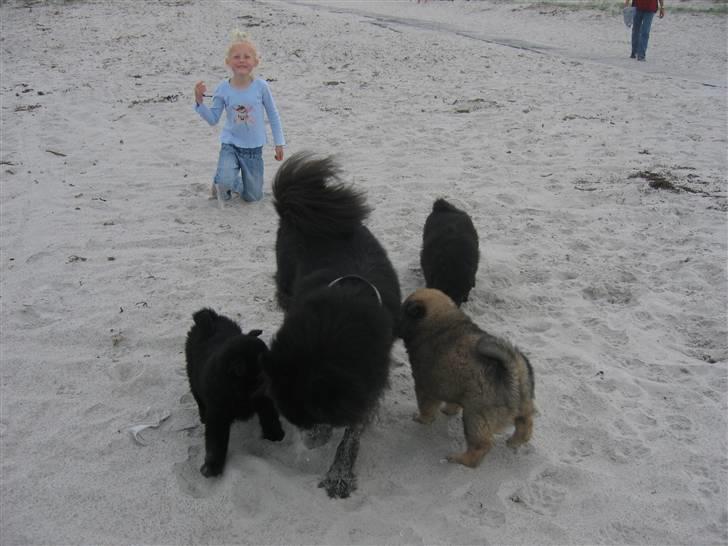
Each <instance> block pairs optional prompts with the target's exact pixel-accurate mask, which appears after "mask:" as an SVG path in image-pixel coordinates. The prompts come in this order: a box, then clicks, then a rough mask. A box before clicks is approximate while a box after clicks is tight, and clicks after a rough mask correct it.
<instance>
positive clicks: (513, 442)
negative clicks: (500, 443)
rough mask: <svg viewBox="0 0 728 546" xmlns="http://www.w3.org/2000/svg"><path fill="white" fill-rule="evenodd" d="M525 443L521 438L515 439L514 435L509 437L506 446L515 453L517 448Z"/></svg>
mask: <svg viewBox="0 0 728 546" xmlns="http://www.w3.org/2000/svg"><path fill="white" fill-rule="evenodd" d="M525 443H526V442H525V441H524V440H523V439H522V438H521V437H517V436H515V435H513V436H511V437H510V438H508V439H507V440H506V445H507V446H508V447H510V448H511V449H512V450H513V451H516V450H517V449H518V448H519V446H522V445H523V444H525Z"/></svg>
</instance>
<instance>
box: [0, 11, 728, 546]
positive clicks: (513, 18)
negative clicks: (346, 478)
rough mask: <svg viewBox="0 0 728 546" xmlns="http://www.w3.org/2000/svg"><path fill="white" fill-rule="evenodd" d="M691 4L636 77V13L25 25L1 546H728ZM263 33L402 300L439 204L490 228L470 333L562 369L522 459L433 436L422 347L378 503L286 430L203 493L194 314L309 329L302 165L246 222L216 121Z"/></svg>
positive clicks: (712, 24) (719, 141)
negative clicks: (207, 100)
mask: <svg viewBox="0 0 728 546" xmlns="http://www.w3.org/2000/svg"><path fill="white" fill-rule="evenodd" d="M615 4H616V3H615ZM665 4H666V7H667V15H666V17H665V18H664V19H661V20H658V19H655V21H654V23H653V27H652V33H651V38H650V45H649V49H648V52H647V62H644V63H638V62H637V61H635V60H632V59H630V58H629V53H630V45H629V32H630V31H629V29H627V28H626V27H625V25H624V23H623V21H622V15H621V11H620V9H619V7H618V5H615V6H613V7H611V8H607V9H574V8H573V7H568V6H567V7H563V6H562V5H560V4H559V5H556V4H554V3H540V4H539V3H535V2H533V3H531V2H506V1H496V0H482V1H471V2H467V1H465V0H455V1H454V2H447V1H437V0H430V1H429V2H426V3H417V2H415V1H396V2H395V1H392V2H385V1H364V0H352V1H344V0H335V1H334V0H331V1H326V0H317V1H290V2H288V1H278V0H257V1H249V2H248V1H232V0H231V1H216V0H209V1H203V0H177V1H175V0H167V1H154V2H136V1H131V0H117V1H113V2H112V1H93V0H87V1H85V0H76V1H65V2H60V1H48V2H32V1H29V0H26V1H21V0H9V1H6V2H2V4H0V25H1V28H0V30H1V32H0V51H1V52H2V53H1V60H2V65H1V78H0V116H1V118H0V119H1V122H2V134H1V135H0V162H1V163H2V164H1V165H0V267H1V268H2V269H1V271H2V275H1V278H0V336H1V338H0V543H2V544H3V545H7V546H14V545H50V544H53V545H61V544H64V545H81V544H83V545H92V544H104V545H123V544H169V545H181V544H251V545H252V544H255V545H259V544H271V545H273V544H275V545H278V544H281V545H283V544H311V545H318V544H326V545H342V544H372V545H375V544H376V545H380V544H381V545H384V544H387V545H390V544H401V545H418V544H428V545H429V544H458V545H466V544H467V545H504V544H514V545H516V544H519V545H545V544H554V545H587V544H610V545H611V544H619V545H622V544H630V545H631V544H647V545H688V544H690V545H713V544H728V419H727V417H726V416H727V415H728V270H727V263H728V216H727V213H728V179H727V175H726V173H728V155H727V152H726V150H727V149H728V148H727V146H728V105H727V101H726V98H727V93H728V79H727V76H726V75H727V74H728V49H727V48H726V44H727V38H728V25H727V16H726V15H725V14H723V15H716V14H708V13H705V12H704V11H700V10H699V9H698V8H702V7H705V8H706V9H707V8H708V7H711V6H714V5H716V4H715V3H714V2H695V3H694V4H691V3H690V2H675V3H674V4H673V3H672V2H670V1H669V0H666V2H665ZM691 5H692V6H693V7H695V9H693V10H688V9H686V8H687V7H690V6H691ZM718 5H719V4H718ZM678 8H680V9H678ZM234 28H240V29H242V30H245V31H247V32H248V33H250V35H251V37H252V38H253V40H254V41H255V42H256V44H257V46H258V50H259V52H260V55H261V57H262V62H261V64H260V66H259V67H258V69H257V74H258V75H259V76H260V77H262V78H265V79H266V80H267V81H268V83H269V85H270V88H271V91H272V93H273V95H274V97H275V100H276V102H277V105H278V109H279V112H280V115H281V121H282V123H283V128H284V132H285V135H286V139H287V148H286V152H285V153H286V156H291V155H292V154H293V153H295V152H297V151H302V150H310V151H312V152H315V153H317V154H322V155H329V154H332V155H334V156H335V157H336V159H337V160H338V161H339V163H340V164H341V166H342V167H343V169H344V171H345V173H344V179H345V180H346V181H347V182H350V183H352V184H354V185H356V186H357V187H359V188H361V189H363V190H365V191H366V194H367V199H368V203H369V204H370V205H371V206H372V208H373V212H372V214H371V217H370V219H369V222H368V227H369V228H370V229H371V231H372V232H373V233H374V234H375V235H376V236H377V237H378V239H379V240H380V241H381V242H382V244H383V246H384V247H385V249H386V250H387V252H388V254H389V257H390V259H391V260H392V262H393V264H394V266H395V268H396V270H397V273H398V275H399V280H400V284H401V288H402V293H403V295H408V294H409V293H411V292H412V291H413V290H415V289H417V288H419V287H421V286H423V284H424V279H423V276H422V272H421V271H420V265H419V251H420V244H421V240H422V229H423V225H424V221H425V218H426V217H427V214H428V213H429V211H430V209H431V207H432V203H433V201H434V200H435V199H437V198H438V197H445V198H447V199H449V200H451V201H452V202H453V203H455V204H457V205H458V206H460V207H462V208H463V209H464V210H466V211H467V212H468V213H469V214H470V215H471V217H472V218H473V221H474V224H475V226H476V228H477V230H478V234H479V237H480V254H481V261H480V267H479V271H478V277H477V283H476V286H475V288H474V290H473V292H472V293H471V295H470V300H469V301H468V302H467V303H466V304H465V305H464V306H463V310H464V311H465V312H466V313H468V314H469V315H470V316H471V317H472V318H473V320H474V321H475V322H476V323H478V324H479V325H480V326H481V327H482V328H484V329H486V330H488V331H490V332H492V333H495V334H498V335H501V336H503V337H506V338H508V339H509V340H511V341H512V342H513V343H514V344H516V345H517V346H518V347H519V348H520V349H521V350H523V352H524V353H525V354H527V355H528V357H529V359H530V361H531V363H532V364H533V367H534V372H535V382H536V404H537V406H538V410H539V415H538V417H537V419H536V421H535V426H534V436H533V439H532V440H531V442H530V443H529V444H528V445H527V446H525V447H522V448H521V449H519V450H518V451H517V452H514V451H512V450H510V449H509V448H508V447H506V445H505V438H506V436H505V435H502V436H499V437H498V438H497V441H496V445H495V447H494V448H493V449H492V451H491V452H490V453H489V454H488V455H487V457H486V458H485V459H484V460H483V462H482V464H481V465H480V467H479V468H477V469H470V468H466V467H463V466H460V465H454V464H448V463H447V462H446V461H445V456H446V455H447V454H448V453H449V452H450V451H452V450H457V449H461V448H462V447H463V445H464V439H463V431H462V423H461V418H460V417H457V416H455V417H447V416H445V415H442V416H439V417H438V419H437V420H436V421H435V422H434V423H433V424H432V425H429V426H424V425H421V424H419V423H416V422H414V421H413V420H412V415H413V414H414V413H415V411H416V409H417V406H416V402H415V395H414V388H413V381H412V376H411V371H410V364H409V361H408V357H407V353H406V351H405V349H404V346H403V345H402V343H401V341H398V342H396V344H395V346H394V349H393V352H392V368H391V377H390V383H391V385H390V388H389V389H388V390H387V391H386V394H385V396H384V398H383V399H382V401H381V404H380V408H379V410H378V413H377V417H376V420H375V422H374V423H373V424H372V425H371V426H370V428H369V429H368V430H367V431H366V433H365V434H364V436H363V438H362V443H361V451H360V454H359V459H358V462H357V466H356V471H357V475H358V482H359V483H358V490H357V491H356V492H355V493H354V494H353V495H352V496H351V497H350V498H347V499H329V498H328V497H327V495H326V493H325V491H324V490H322V489H319V488H318V487H317V484H318V482H319V480H320V478H321V476H322V475H323V474H324V473H325V472H326V470H327V468H328V466H329V464H330V462H331V460H332V458H333V455H334V452H335V449H336V445H337V441H338V438H339V437H340V434H341V432H340V431H339V432H337V433H336V434H335V436H334V438H333V440H332V441H331V442H329V443H328V444H327V445H325V446H323V447H320V448H317V449H312V450H309V449H307V448H306V447H305V446H304V445H303V443H302V441H301V434H300V432H299V431H298V430H297V429H296V428H295V427H293V426H292V425H290V424H289V423H287V422H284V423H283V426H284V429H285V431H286V437H285V439H284V440H283V441H282V442H280V443H273V442H269V441H266V440H263V439H261V438H260V430H259V427H258V424H257V422H255V421H250V422H245V423H237V424H235V426H234V427H233V429H232V433H231V440H230V448H229V452H228V458H227V464H226V467H225V471H224V474H223V475H222V476H221V477H219V478H213V479H207V478H205V477H203V476H202V475H201V474H200V472H199V468H200V465H201V464H202V462H203V459H204V452H205V448H204V427H203V425H201V424H200V421H199V415H198V412H197V407H196V404H195V402H194V400H193V398H192V395H191V394H190V390H189V384H188V381H187V377H186V375H185V361H184V340H185V335H186V333H187V331H188V330H189V328H190V327H191V325H192V313H193V312H195V311H196V310H198V309H200V308H201V307H206V306H209V307H212V308H214V309H216V310H217V311H218V312H220V313H224V314H226V315H228V316H230V317H232V318H234V319H235V320H237V321H239V322H240V324H241V325H242V327H243V328H244V329H251V328H259V329H261V330H263V335H262V337H263V339H265V340H266V342H268V341H270V339H271V338H272V337H273V336H274V334H275V332H276V330H277V328H278V327H279V326H280V324H281V322H282V312H281V310H280V309H279V308H278V306H277V304H276V300H275V283H274V279H273V275H274V273H275V267H276V261H275V246H274V245H275V234H276V228H277V217H276V213H275V210H274V208H273V202H272V196H271V181H272V179H273V177H274V176H275V173H276V170H277V169H278V167H279V165H280V163H278V162H276V161H275V160H274V157H273V147H272V145H271V146H268V147H266V148H265V149H264V158H265V168H266V175H265V178H266V181H265V188H264V192H265V195H264V198H263V200H262V201H260V202H257V203H243V202H242V201H240V200H234V201H231V202H228V203H226V204H225V206H224V207H223V208H220V207H219V206H218V203H217V201H215V200H211V199H209V190H210V184H211V180H212V176H213V174H214V171H215V166H216V161H217V155H218V150H219V140H218V135H219V132H220V129H221V126H217V127H210V126H209V125H207V123H205V122H204V121H203V120H202V119H200V117H199V116H198V115H197V114H196V113H195V111H194V109H193V103H194V96H193V86H194V84H195V82H196V81H198V80H204V81H205V82H207V84H208V87H212V88H214V86H215V85H216V84H217V82H219V81H220V80H222V79H224V78H225V77H227V75H228V72H227V71H226V68H225V65H224V62H223V61H224V55H225V50H226V46H227V42H228V36H229V33H230V31H231V30H233V29H234Z"/></svg>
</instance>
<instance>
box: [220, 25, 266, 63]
mask: <svg viewBox="0 0 728 546" xmlns="http://www.w3.org/2000/svg"><path fill="white" fill-rule="evenodd" d="M238 44H248V45H249V46H250V47H252V48H253V50H254V51H255V56H256V57H257V56H258V48H257V47H255V44H254V43H253V40H252V39H251V38H250V35H249V34H248V33H247V32H244V31H242V30H240V29H239V28H236V29H233V31H232V32H231V33H230V43H229V44H228V48H227V51H226V52H225V59H226V60H227V59H229V58H230V51H231V50H232V48H233V47H234V46H236V45H238Z"/></svg>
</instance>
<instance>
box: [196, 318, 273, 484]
mask: <svg viewBox="0 0 728 546" xmlns="http://www.w3.org/2000/svg"><path fill="white" fill-rule="evenodd" d="M192 318H193V320H194V322H195V324H194V326H192V328H191V329H190V331H189V333H188V334H187V341H186V343H185V355H186V357H187V377H188V378H189V380H190V389H191V390H192V395H193V396H194V397H195V400H196V401H197V406H198V408H199V410H200V421H201V422H202V423H203V424H204V425H205V464H203V465H202V467H201V468H200V472H202V474H203V475H204V476H207V477H210V476H217V475H218V474H220V473H221V472H222V469H223V466H224V465H225V457H226V456H227V448H228V440H229V438H230V425H231V424H232V422H233V421H234V420H236V419H239V420H248V419H250V418H251V417H252V416H253V415H254V414H256V413H257V414H258V419H259V421H260V426H261V428H262V429H263V438H265V439H266V440H275V441H278V440H282V439H283V436H284V432H283V428H281V422H280V420H279V418H278V412H277V411H276V409H275V405H274V404H273V401H272V400H271V399H270V398H268V397H267V396H266V395H265V394H264V393H263V389H262V388H261V387H262V385H263V376H262V374H261V369H260V363H259V357H260V355H261V354H262V353H264V352H265V351H266V350H267V347H266V346H265V343H263V341H261V340H260V339H259V338H258V336H260V334H261V331H260V330H251V331H250V332H248V333H247V334H243V332H242V330H241V329H240V326H238V325H237V324H236V323H235V322H234V321H232V320H230V319H229V318H227V317H225V316H222V315H218V314H217V313H216V312H215V311H213V310H212V309H201V310H199V311H197V312H196V313H195V314H194V315H193V316H192Z"/></svg>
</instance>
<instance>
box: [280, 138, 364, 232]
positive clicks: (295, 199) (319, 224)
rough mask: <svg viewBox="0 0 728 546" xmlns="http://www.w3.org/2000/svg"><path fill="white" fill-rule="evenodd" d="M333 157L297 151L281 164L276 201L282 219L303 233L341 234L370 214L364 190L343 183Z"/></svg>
mask: <svg viewBox="0 0 728 546" xmlns="http://www.w3.org/2000/svg"><path fill="white" fill-rule="evenodd" d="M340 172H341V169H340V167H339V166H338V165H337V164H336V162H335V161H334V160H333V158H331V157H324V158H316V157H314V155H313V154H311V153H310V152H298V153H296V154H294V155H292V156H291V157H290V158H289V159H287V160H286V161H285V163H283V165H281V167H280V168H279V169H278V173H277V174H276V177H275V180H274V181H273V197H274V198H275V201H274V205H275V208H276V211H277V212H278V216H280V218H281V221H284V222H289V223H291V224H292V225H293V226H294V227H295V229H296V230H297V231H299V232H301V233H309V234H311V235H315V236H324V237H341V236H342V235H347V234H349V233H351V232H352V231H354V230H355V229H356V228H357V227H358V226H359V225H361V223H362V222H363V221H364V220H365V219H366V218H367V216H369V213H370V212H371V209H370V208H369V207H368V206H367V204H366V198H365V196H364V193H363V192H361V191H358V190H356V189H354V188H353V187H351V186H347V185H345V184H343V183H342V182H341V180H340V178H339V174H340Z"/></svg>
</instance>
